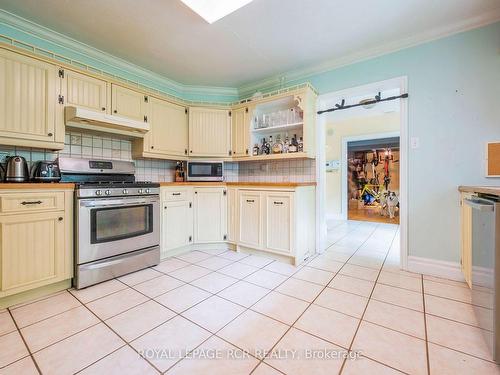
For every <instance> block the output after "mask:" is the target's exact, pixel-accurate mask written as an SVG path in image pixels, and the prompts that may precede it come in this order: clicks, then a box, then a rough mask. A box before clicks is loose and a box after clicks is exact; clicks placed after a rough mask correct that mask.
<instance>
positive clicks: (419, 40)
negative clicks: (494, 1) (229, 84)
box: [238, 7, 500, 98]
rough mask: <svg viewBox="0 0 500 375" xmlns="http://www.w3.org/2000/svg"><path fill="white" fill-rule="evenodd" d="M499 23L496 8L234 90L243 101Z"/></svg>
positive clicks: (499, 14)
mask: <svg viewBox="0 0 500 375" xmlns="http://www.w3.org/2000/svg"><path fill="white" fill-rule="evenodd" d="M498 21H500V7H499V8H497V9H496V10H495V11H493V12H487V13H484V14H482V15H480V16H477V17H473V18H470V19H467V20H464V21H462V22H458V23H455V24H453V25H447V26H445V27H440V28H435V29H432V30H428V31H426V32H423V33H420V34H417V35H414V36H412V37H410V38H403V39H400V40H397V41H395V42H392V43H386V44H383V45H380V46H376V47H374V48H371V49H367V50H364V51H362V52H359V53H354V54H351V55H348V56H344V57H341V58H336V59H332V60H329V61H325V62H323V63H321V64H317V65H314V66H310V67H306V68H303V69H295V70H291V71H288V72H285V73H281V74H279V75H275V76H272V77H268V78H265V79H263V80H260V81H257V82H251V83H248V84H245V85H242V86H240V87H239V88H238V92H239V95H240V97H241V98H246V97H249V96H251V95H253V94H254V93H255V92H257V91H267V90H275V89H278V88H281V87H280V86H282V85H287V84H290V82H295V81H299V80H305V79H307V78H309V77H311V76H313V75H317V74H321V73H325V72H328V71H330V70H334V69H337V68H341V67H343V66H347V65H351V64H355V63H358V62H361V61H366V60H369V59H372V58H376V57H379V56H382V55H386V54H389V53H392V52H396V51H399V50H402V49H405V48H410V47H414V46H417V45H419V44H423V43H427V42H431V41H434V40H437V39H440V38H444V37H447V36H451V35H453V34H458V33H461V32H464V31H468V30H472V29H476V28H479V27H482V26H486V25H489V24H492V23H495V22H498Z"/></svg>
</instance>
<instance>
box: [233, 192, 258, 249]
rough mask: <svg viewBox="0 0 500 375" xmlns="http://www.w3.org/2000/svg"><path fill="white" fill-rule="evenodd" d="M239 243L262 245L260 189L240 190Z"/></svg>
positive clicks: (253, 245)
mask: <svg viewBox="0 0 500 375" xmlns="http://www.w3.org/2000/svg"><path fill="white" fill-rule="evenodd" d="M239 202H240V204H239V208H240V213H239V217H240V220H239V222H240V224H239V233H238V235H239V243H240V244H241V245H243V246H248V247H253V248H259V247H261V246H262V242H263V241H262V207H261V194H260V192H258V191H246V190H240V193H239Z"/></svg>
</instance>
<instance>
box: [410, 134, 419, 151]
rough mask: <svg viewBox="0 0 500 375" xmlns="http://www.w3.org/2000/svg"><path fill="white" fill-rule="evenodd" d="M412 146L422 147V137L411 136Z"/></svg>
mask: <svg viewBox="0 0 500 375" xmlns="http://www.w3.org/2000/svg"><path fill="white" fill-rule="evenodd" d="M410 147H411V148H413V149H415V148H419V147H420V138H418V137H411V138H410Z"/></svg>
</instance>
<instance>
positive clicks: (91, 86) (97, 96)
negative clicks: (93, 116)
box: [59, 68, 109, 112]
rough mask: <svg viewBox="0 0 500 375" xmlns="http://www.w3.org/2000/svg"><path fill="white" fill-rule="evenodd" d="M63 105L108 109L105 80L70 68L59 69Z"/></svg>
mask: <svg viewBox="0 0 500 375" xmlns="http://www.w3.org/2000/svg"><path fill="white" fill-rule="evenodd" d="M59 77H60V78H61V95H62V96H63V98H64V105H67V106H74V107H81V108H85V109H90V110H92V111H96V112H106V111H108V110H109V109H108V97H107V82H106V81H104V80H102V79H97V78H94V77H91V76H88V75H85V74H81V73H77V72H75V71H72V70H67V69H62V68H61V69H59Z"/></svg>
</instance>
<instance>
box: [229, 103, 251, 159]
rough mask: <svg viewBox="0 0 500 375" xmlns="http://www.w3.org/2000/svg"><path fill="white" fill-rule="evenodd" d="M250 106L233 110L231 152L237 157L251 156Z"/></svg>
mask: <svg viewBox="0 0 500 375" xmlns="http://www.w3.org/2000/svg"><path fill="white" fill-rule="evenodd" d="M249 135H250V129H249V123H248V108H239V109H236V110H234V111H232V112H231V154H232V156H233V157H235V158H239V157H246V156H250V144H249V142H250V140H249V138H250V137H249Z"/></svg>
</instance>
